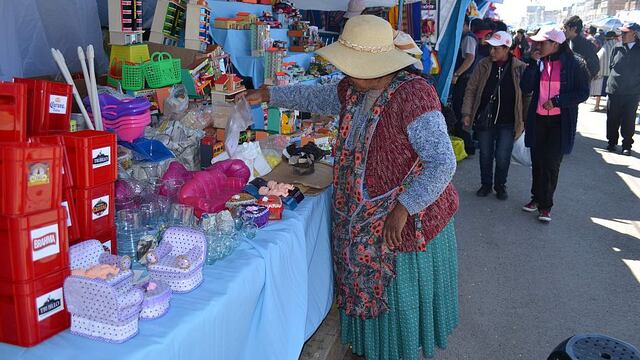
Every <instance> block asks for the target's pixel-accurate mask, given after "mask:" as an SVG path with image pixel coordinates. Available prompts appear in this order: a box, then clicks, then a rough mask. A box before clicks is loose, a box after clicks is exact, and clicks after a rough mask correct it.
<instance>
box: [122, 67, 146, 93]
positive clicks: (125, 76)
mask: <svg viewBox="0 0 640 360" xmlns="http://www.w3.org/2000/svg"><path fill="white" fill-rule="evenodd" d="M121 84H122V88H123V89H125V90H141V89H143V88H144V65H131V64H123V65H122V81H121Z"/></svg>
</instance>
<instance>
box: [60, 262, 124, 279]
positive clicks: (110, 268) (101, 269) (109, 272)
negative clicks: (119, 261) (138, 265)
mask: <svg viewBox="0 0 640 360" xmlns="http://www.w3.org/2000/svg"><path fill="white" fill-rule="evenodd" d="M119 273H120V269H119V268H118V267H117V266H116V265H107V264H100V265H95V266H92V267H90V268H88V269H86V270H85V269H75V270H72V271H71V275H76V276H83V277H86V278H89V279H103V280H106V279H109V278H111V277H113V276H116V275H118V274H119Z"/></svg>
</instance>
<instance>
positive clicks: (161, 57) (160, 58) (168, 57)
mask: <svg viewBox="0 0 640 360" xmlns="http://www.w3.org/2000/svg"><path fill="white" fill-rule="evenodd" d="M156 58H157V59H156ZM171 59H173V56H171V54H169V53H168V52H166V51H163V52H158V51H156V52H154V53H153V54H152V55H151V61H155V62H160V61H163V60H171Z"/></svg>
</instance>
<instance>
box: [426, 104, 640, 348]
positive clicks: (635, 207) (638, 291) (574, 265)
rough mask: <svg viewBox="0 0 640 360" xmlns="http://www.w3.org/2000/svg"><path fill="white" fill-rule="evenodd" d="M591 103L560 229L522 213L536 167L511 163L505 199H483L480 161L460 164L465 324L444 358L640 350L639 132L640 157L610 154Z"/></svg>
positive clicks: (562, 200) (562, 196) (570, 170)
mask: <svg viewBox="0 0 640 360" xmlns="http://www.w3.org/2000/svg"><path fill="white" fill-rule="evenodd" d="M592 107H593V105H592V103H591V102H590V103H588V104H585V105H582V106H581V108H580V117H579V124H578V130H579V134H578V135H577V137H576V146H575V148H574V151H573V154H572V155H570V156H567V157H565V159H564V162H563V164H562V168H561V170H560V182H559V184H558V190H557V193H556V198H555V203H556V206H555V207H554V209H553V211H552V215H553V222H552V223H551V224H549V225H544V224H540V223H538V221H537V219H536V218H535V216H534V215H533V214H527V213H525V212H523V211H521V210H520V207H521V206H522V205H523V204H525V203H526V202H527V201H528V200H529V196H530V195H529V189H530V185H531V183H530V170H529V169H527V168H524V167H522V166H518V165H512V166H511V169H510V174H509V184H508V186H509V195H510V198H509V199H508V200H507V201H506V202H502V201H499V200H497V199H496V198H495V196H491V197H488V198H478V197H476V196H475V191H476V190H477V188H478V187H479V185H480V174H479V165H478V158H477V157H478V156H477V155H476V156H475V157H473V158H472V159H468V160H464V161H462V162H461V163H459V166H458V171H457V174H456V177H455V183H456V185H457V187H458V191H459V192H460V200H461V206H460V212H459V214H458V216H457V219H458V221H457V234H458V255H459V262H460V279H459V286H460V312H461V313H460V317H461V322H460V326H459V327H458V329H457V330H456V332H455V333H454V334H453V336H452V337H451V338H450V340H451V342H450V344H449V348H448V349H447V350H446V351H440V352H439V353H438V354H437V355H436V357H435V358H436V359H438V360H441V359H474V360H475V359H482V360H484V359H546V356H547V355H548V354H549V353H550V352H551V350H552V349H553V348H554V347H555V346H556V345H557V344H558V343H560V342H561V341H562V340H564V339H565V338H567V337H569V336H571V335H573V334H575V333H580V332H599V333H603V334H608V335H610V336H613V337H616V338H619V339H623V340H626V341H628V342H631V343H633V344H635V345H636V346H640V200H639V198H640V154H639V153H638V152H637V151H638V149H640V146H638V143H640V134H639V133H640V126H638V127H636V146H637V147H636V149H635V150H636V152H635V153H634V154H633V155H634V156H633V157H625V156H622V155H618V154H610V153H608V152H606V151H603V150H602V149H603V148H604V147H606V140H605V139H606V138H605V121H606V115H605V114H604V113H593V112H589V110H590V109H591V108H592Z"/></svg>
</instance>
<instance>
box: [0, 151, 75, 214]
mask: <svg viewBox="0 0 640 360" xmlns="http://www.w3.org/2000/svg"><path fill="white" fill-rule="evenodd" d="M61 181H62V147H60V146H57V145H55V146H52V145H41V144H27V143H0V215H25V214H31V213H35V212H38V211H43V210H49V209H52V208H54V207H58V206H60V201H61V199H62V184H61Z"/></svg>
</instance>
